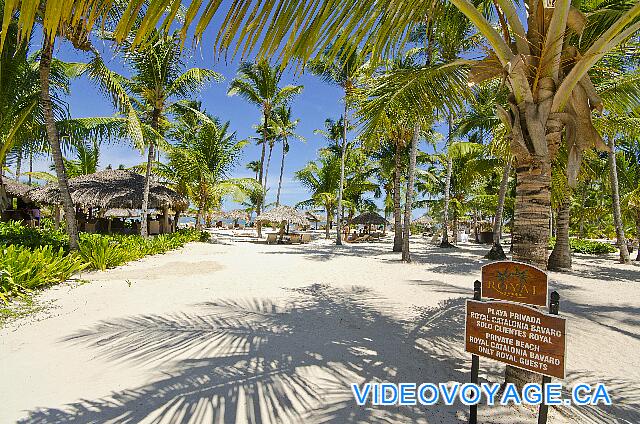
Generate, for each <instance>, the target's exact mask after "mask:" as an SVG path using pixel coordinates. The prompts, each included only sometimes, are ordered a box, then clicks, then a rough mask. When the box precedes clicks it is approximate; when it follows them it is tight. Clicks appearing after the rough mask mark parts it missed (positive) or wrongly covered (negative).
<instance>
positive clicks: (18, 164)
mask: <svg viewBox="0 0 640 424" xmlns="http://www.w3.org/2000/svg"><path fill="white" fill-rule="evenodd" d="M21 168H22V146H20V147H19V148H18V157H17V158H16V181H20V171H21V170H22V169H21Z"/></svg>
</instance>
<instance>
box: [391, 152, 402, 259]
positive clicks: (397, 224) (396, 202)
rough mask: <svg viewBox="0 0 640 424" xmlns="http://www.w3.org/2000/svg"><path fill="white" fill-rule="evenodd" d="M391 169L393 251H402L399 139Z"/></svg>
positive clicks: (400, 154) (400, 156) (400, 155)
mask: <svg viewBox="0 0 640 424" xmlns="http://www.w3.org/2000/svg"><path fill="white" fill-rule="evenodd" d="M394 162H395V166H394V170H393V225H394V235H393V251H394V252H402V214H401V212H400V174H401V173H402V169H401V164H402V149H401V147H400V140H397V141H396V153H395V156H394Z"/></svg>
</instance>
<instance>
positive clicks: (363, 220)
mask: <svg viewBox="0 0 640 424" xmlns="http://www.w3.org/2000/svg"><path fill="white" fill-rule="evenodd" d="M351 223H352V224H362V225H370V224H373V225H386V224H388V222H387V220H386V219H384V218H383V217H381V216H380V215H379V214H377V213H375V212H365V213H361V214H360V215H358V216H356V217H355V218H353V219H352V220H351Z"/></svg>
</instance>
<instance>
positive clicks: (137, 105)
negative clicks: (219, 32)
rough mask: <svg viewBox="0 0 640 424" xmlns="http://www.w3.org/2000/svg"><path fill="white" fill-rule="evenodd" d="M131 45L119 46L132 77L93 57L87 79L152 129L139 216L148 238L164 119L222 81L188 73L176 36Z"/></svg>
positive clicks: (130, 116) (207, 73)
mask: <svg viewBox="0 0 640 424" xmlns="http://www.w3.org/2000/svg"><path fill="white" fill-rule="evenodd" d="M133 42H134V40H133V39H132V38H129V39H127V40H124V41H123V43H122V47H123V48H122V51H123V58H124V61H125V63H126V64H127V65H129V67H130V68H131V70H132V73H133V75H132V76H131V78H125V77H123V76H121V75H117V74H115V73H114V72H112V71H110V70H109V69H107V68H106V67H105V66H104V64H103V63H102V62H101V61H100V60H99V58H97V57H96V59H94V60H93V61H92V63H91V64H90V71H89V75H90V77H91V78H93V79H95V80H96V81H98V83H99V84H100V85H101V87H102V88H103V90H104V91H105V92H106V93H108V94H109V95H110V96H111V97H112V99H113V100H114V103H115V104H116V106H117V107H118V108H119V109H120V110H121V111H122V112H123V113H125V114H126V115H127V118H128V120H129V121H130V122H131V121H133V126H135V121H137V119H138V117H141V120H142V121H143V122H144V123H146V124H147V125H148V126H149V127H150V128H151V131H150V132H149V133H148V134H147V136H146V137H145V140H144V142H145V144H146V148H147V161H146V169H145V189H144V196H143V199H142V211H141V214H140V216H141V226H140V233H141V235H142V236H144V237H146V236H147V235H148V232H147V231H148V229H147V218H148V204H149V187H150V183H151V178H152V175H151V173H152V169H153V166H152V165H153V162H154V160H155V154H156V153H155V149H156V146H157V144H158V143H159V142H160V141H161V138H162V135H163V133H164V132H165V129H166V127H167V123H166V120H167V114H170V113H172V111H173V110H174V109H175V108H174V106H176V105H177V104H178V102H179V101H181V100H182V99H186V98H189V96H191V95H192V94H194V93H197V92H198V91H200V90H201V89H202V88H203V87H204V86H205V85H206V84H208V83H209V82H211V81H219V80H221V79H222V76H221V75H220V74H218V73H216V72H214V71H212V70H210V69H203V68H188V69H186V66H185V63H184V59H183V52H182V48H181V43H180V38H179V37H178V35H177V34H176V33H174V34H169V35H165V34H161V33H160V32H155V33H154V34H153V36H152V39H151V40H150V41H149V42H148V43H147V44H145V46H144V47H138V48H135V49H134V48H132V44H133Z"/></svg>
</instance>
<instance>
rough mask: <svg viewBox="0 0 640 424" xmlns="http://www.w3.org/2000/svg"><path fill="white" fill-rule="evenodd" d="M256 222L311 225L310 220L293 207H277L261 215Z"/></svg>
mask: <svg viewBox="0 0 640 424" xmlns="http://www.w3.org/2000/svg"><path fill="white" fill-rule="evenodd" d="M256 221H269V222H283V221H286V222H288V223H290V224H298V225H309V220H308V219H307V218H306V217H305V216H304V214H302V213H301V212H300V211H299V210H297V209H295V208H292V207H291V206H282V205H281V206H276V207H275V208H273V209H271V210H269V211H266V212H263V213H261V214H260V215H259V216H258V217H257V218H256Z"/></svg>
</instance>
